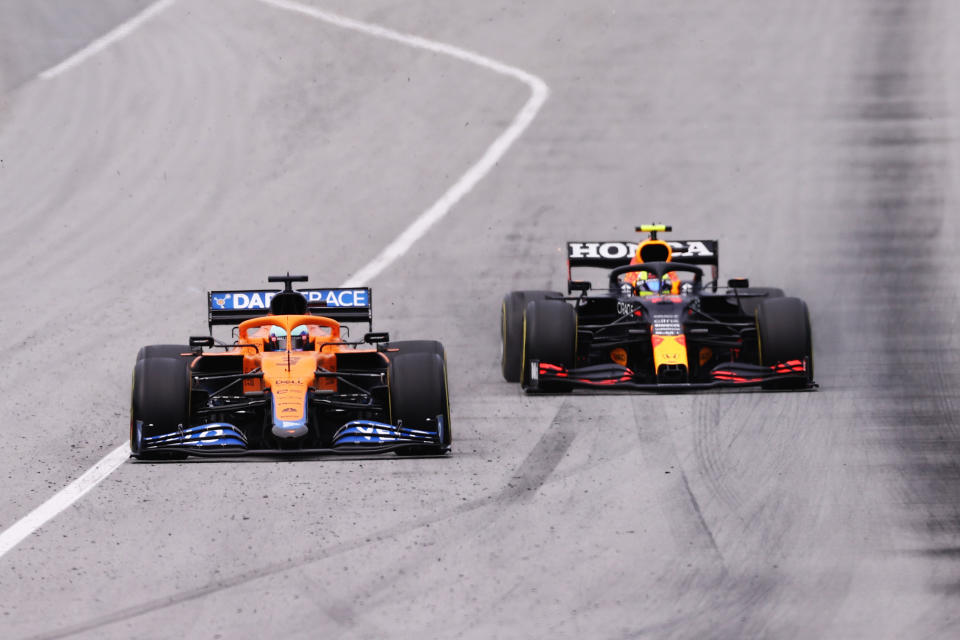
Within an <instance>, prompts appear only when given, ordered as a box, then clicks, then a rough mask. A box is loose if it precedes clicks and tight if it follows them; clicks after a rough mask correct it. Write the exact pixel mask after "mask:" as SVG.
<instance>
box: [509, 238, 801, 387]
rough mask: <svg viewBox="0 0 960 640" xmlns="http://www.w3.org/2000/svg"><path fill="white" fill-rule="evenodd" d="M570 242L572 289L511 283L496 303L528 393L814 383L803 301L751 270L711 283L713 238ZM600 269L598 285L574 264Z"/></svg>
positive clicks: (512, 363)
mask: <svg viewBox="0 0 960 640" xmlns="http://www.w3.org/2000/svg"><path fill="white" fill-rule="evenodd" d="M637 231H638V232H642V233H647V234H649V236H648V238H647V239H646V240H644V241H642V242H640V243H636V242H617V241H614V242H569V243H567V274H568V277H567V294H568V295H564V294H562V293H559V292H555V291H514V292H511V293H509V294H507V295H506V296H505V297H504V298H503V304H502V307H501V324H500V331H501V365H502V371H503V377H504V379H505V380H507V381H508V382H519V383H520V384H521V386H522V388H523V389H524V390H526V391H528V392H537V391H546V392H568V391H571V390H572V389H576V388H588V389H625V390H638V391H683V390H696V389H710V388H716V387H736V386H759V387H762V388H765V389H784V388H790V389H812V388H815V387H816V384H815V383H814V381H813V343H812V336H811V329H810V316H809V313H808V311H807V305H806V303H805V302H804V301H803V300H801V299H799V298H793V297H787V296H785V295H784V292H783V291H782V290H781V289H776V288H770V287H751V286H750V283H749V281H748V280H747V279H746V278H736V279H731V280H729V281H728V282H727V283H726V286H725V287H723V286H720V285H719V283H718V265H719V241H717V240H670V241H664V240H662V239H660V238H659V237H658V234H660V233H664V232H668V231H671V227H669V226H666V225H659V224H654V225H643V226H640V227H637ZM580 267H594V268H602V269H605V270H607V272H606V274H605V275H606V278H605V280H606V282H605V283H604V286H603V288H602V289H600V290H598V291H594V290H593V284H592V283H591V282H590V281H586V280H574V279H573V269H574V268H580Z"/></svg>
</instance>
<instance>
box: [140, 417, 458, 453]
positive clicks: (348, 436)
mask: <svg viewBox="0 0 960 640" xmlns="http://www.w3.org/2000/svg"><path fill="white" fill-rule="evenodd" d="M431 422H435V423H436V431H426V430H421V429H408V428H405V427H398V426H394V425H390V424H387V423H384V422H376V421H373V420H351V421H350V422H348V423H346V424H345V425H343V426H342V427H340V428H339V429H338V430H337V431H336V433H334V435H333V440H332V442H331V444H330V446H329V447H324V448H310V449H307V448H304V449H251V448H250V447H249V443H248V441H247V437H246V436H245V435H244V434H243V432H242V431H241V430H240V429H238V428H237V427H235V426H234V425H232V424H229V423H226V422H214V423H209V424H204V425H199V426H195V427H185V428H181V429H178V430H177V431H174V432H171V433H166V434H163V435H158V436H152V437H141V439H140V448H139V450H140V451H143V452H158V453H159V452H171V453H183V454H188V455H193V456H201V457H204V456H206V457H211V456H236V455H280V454H296V455H326V454H338V455H340V454H372V453H387V452H390V451H398V450H403V449H410V448H416V447H423V446H428V447H431V448H435V447H441V448H444V449H445V448H446V447H444V445H443V440H444V430H445V429H446V428H447V425H445V424H444V423H443V416H437V418H436V420H435V421H434V420H431ZM425 426H428V425H425ZM429 426H433V425H429ZM134 437H137V435H136V434H135V436H134Z"/></svg>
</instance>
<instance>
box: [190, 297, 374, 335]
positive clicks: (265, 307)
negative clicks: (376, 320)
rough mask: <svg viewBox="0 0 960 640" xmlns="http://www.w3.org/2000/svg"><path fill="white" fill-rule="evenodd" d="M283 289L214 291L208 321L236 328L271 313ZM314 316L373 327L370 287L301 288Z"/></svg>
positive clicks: (211, 324) (209, 301)
mask: <svg viewBox="0 0 960 640" xmlns="http://www.w3.org/2000/svg"><path fill="white" fill-rule="evenodd" d="M278 293H280V290H279V289H254V290H242V291H211V292H209V293H208V294H207V320H208V324H209V325H210V329H211V330H212V329H213V327H214V326H215V325H235V324H239V323H241V322H243V321H244V320H250V319H251V318H259V317H260V316H263V315H266V314H268V313H270V301H271V300H273V297H274V296H275V295H277V294H278ZM297 293H299V294H300V295H302V296H303V297H304V298H306V299H307V309H308V310H309V311H310V313H312V314H313V315H317V316H326V317H328V318H332V319H333V320H336V321H337V322H365V323H367V324H368V325H370V327H371V329H372V327H373V294H372V291H371V290H370V288H369V287H355V288H347V289H298V290H297Z"/></svg>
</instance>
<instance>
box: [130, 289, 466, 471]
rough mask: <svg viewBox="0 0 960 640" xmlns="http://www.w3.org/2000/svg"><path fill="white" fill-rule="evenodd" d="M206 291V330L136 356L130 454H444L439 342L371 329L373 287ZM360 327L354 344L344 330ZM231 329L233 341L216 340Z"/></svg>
mask: <svg viewBox="0 0 960 640" xmlns="http://www.w3.org/2000/svg"><path fill="white" fill-rule="evenodd" d="M306 280H307V278H306V276H291V275H290V274H287V275H286V276H271V277H270V278H269V279H268V281H270V282H282V283H283V284H284V288H283V290H273V289H268V290H252V291H251V290H243V291H213V292H210V293H209V294H208V297H207V301H208V322H209V329H210V331H209V334H210V335H205V336H199V337H192V338H190V340H189V344H187V345H151V346H146V347H143V348H142V349H140V353H139V354H138V356H137V363H136V366H135V368H134V373H133V391H132V401H131V410H130V449H131V454H132V455H133V456H134V457H136V458H140V459H171V458H174V459H177V458H185V457H187V456H188V455H195V456H221V455H249V454H271V455H276V454H278V453H299V454H328V453H329V454H340V453H361V454H366V453H378V452H387V451H394V452H396V453H398V454H414V455H438V454H443V453H446V452H447V451H448V450H449V448H450V443H451V431H450V411H449V406H448V405H449V402H448V398H447V372H446V359H445V353H444V348H443V345H441V344H440V343H439V342H436V341H433V340H412V341H400V342H390V338H389V335H388V334H387V333H377V332H373V331H372V328H373V312H372V300H371V298H372V292H371V290H370V289H369V288H353V289H342V288H341V289H301V290H294V289H293V283H294V282H305V281H306ZM357 323H361V324H363V323H365V324H366V325H367V329H368V331H367V332H366V333H364V334H363V336H362V338H361V339H359V340H350V338H349V325H350V324H357ZM217 325H232V326H235V328H234V329H233V332H232V334H231V335H232V337H233V338H234V339H233V340H231V341H229V342H222V341H219V340H217V339H215V338H214V337H213V333H214V332H213V328H214V326H217Z"/></svg>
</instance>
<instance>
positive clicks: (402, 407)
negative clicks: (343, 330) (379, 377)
mask: <svg viewBox="0 0 960 640" xmlns="http://www.w3.org/2000/svg"><path fill="white" fill-rule="evenodd" d="M385 347H387V348H388V349H390V350H394V349H395V350H396V351H388V352H387V353H388V354H389V355H388V357H389V359H390V369H389V380H390V382H389V386H390V422H391V424H394V425H402V426H404V427H406V428H409V429H421V430H427V429H429V425H430V424H431V422H430V421H432V423H433V424H435V425H436V429H437V434H438V435H439V436H440V445H439V446H434V445H423V446H414V447H407V448H404V449H399V450H398V451H397V454H398V455H442V454H444V453H446V452H447V450H448V449H449V448H450V443H451V442H452V440H453V434H452V431H451V428H450V400H449V394H448V391H447V363H446V354H445V352H444V349H443V345H442V344H440V343H439V342H437V341H435V340H407V341H402V342H391V343H388V344H387V345H385Z"/></svg>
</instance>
